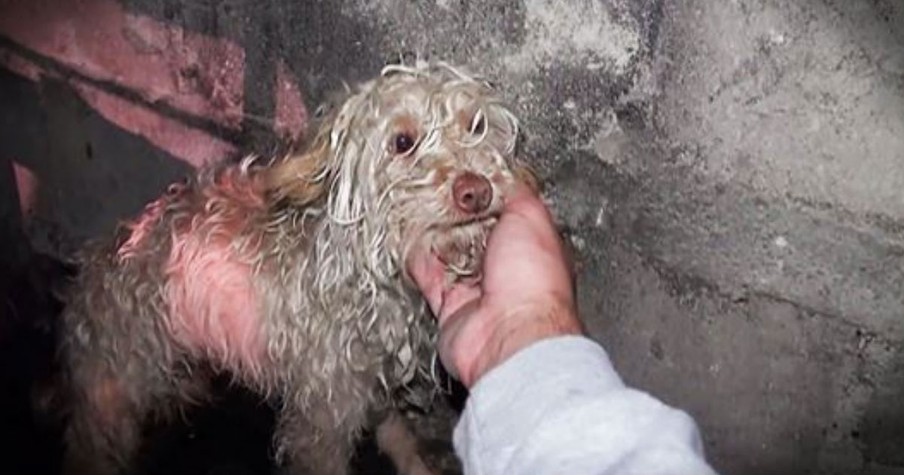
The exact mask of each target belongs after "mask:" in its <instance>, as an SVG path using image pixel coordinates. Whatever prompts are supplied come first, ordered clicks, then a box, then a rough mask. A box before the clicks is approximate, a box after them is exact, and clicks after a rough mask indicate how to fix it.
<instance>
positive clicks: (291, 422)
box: [276, 405, 365, 475]
mask: <svg viewBox="0 0 904 475" xmlns="http://www.w3.org/2000/svg"><path fill="white" fill-rule="evenodd" d="M335 409H336V408H333V407H330V406H326V405H324V406H321V407H313V408H308V409H307V410H306V411H303V410H302V409H301V408H298V407H294V406H291V405H287V406H285V407H284V408H283V409H282V410H281V411H280V414H279V419H278V422H277V429H276V444H277V455H278V459H279V460H280V461H281V462H282V465H283V467H284V469H285V471H284V473H287V474H290V475H346V474H347V473H349V467H348V465H349V461H350V460H351V456H352V453H353V450H354V443H355V440H356V438H357V436H358V435H359V433H360V429H361V427H362V425H363V424H364V414H365V412H364V409H363V408H360V409H357V408H355V409H354V410H352V411H349V412H346V413H345V414H338V413H337V411H336V410H335ZM337 416H340V417H337Z"/></svg>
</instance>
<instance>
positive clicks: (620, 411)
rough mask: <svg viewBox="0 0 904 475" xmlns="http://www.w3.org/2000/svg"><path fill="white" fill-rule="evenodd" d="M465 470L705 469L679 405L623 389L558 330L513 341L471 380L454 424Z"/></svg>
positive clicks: (475, 473)
mask: <svg viewBox="0 0 904 475" xmlns="http://www.w3.org/2000/svg"><path fill="white" fill-rule="evenodd" d="M454 444H455V450H456V452H457V453H458V455H459V457H460V458H461V460H462V463H463V465H464V473H465V474H466V475H522V474H523V475H545V474H559V475H604V474H613V475H632V474H637V475H657V474H663V475H666V474H667V475H710V474H714V473H715V472H714V471H713V470H712V468H710V467H709V465H708V464H707V463H706V461H705V460H704V456H703V448H702V444H701V441H700V435H699V433H698V431H697V426H696V424H695V423H694V421H693V420H692V419H691V418H690V416H688V415H687V414H686V413H685V412H682V411H679V410H676V409H673V408H671V407H668V406H666V405H665V404H663V403H661V402H660V401H658V400H656V399H654V398H653V397H651V396H649V395H648V394H646V393H643V392H641V391H638V390H635V389H631V388H628V387H626V386H625V385H624V383H623V382H622V380H621V378H620V377H619V376H618V374H617V373H616V372H615V370H614V369H613V367H612V364H611V363H610V361H609V357H608V356H607V354H606V352H605V351H604V350H603V348H602V347H600V346H599V345H598V344H597V343H596V342H594V341H593V340H590V339H588V338H585V337H577V336H565V337H557V338H552V339H548V340H543V341H540V342H538V343H534V344H533V345H531V346H529V347H527V348H525V349H523V350H521V351H520V352H518V353H516V354H515V355H514V356H512V357H511V358H510V359H509V360H508V361H506V362H504V363H503V364H502V365H500V366H498V367H496V368H494V369H493V370H492V371H490V372H488V373H487V374H485V375H484V376H483V377H482V378H481V379H480V380H479V381H478V382H477V384H476V385H475V386H474V387H473V388H472V389H471V393H470V395H469V397H468V401H467V404H466V406H465V410H464V412H463V413H462V416H461V419H460V421H459V422H458V425H457V426H456V428H455V435H454Z"/></svg>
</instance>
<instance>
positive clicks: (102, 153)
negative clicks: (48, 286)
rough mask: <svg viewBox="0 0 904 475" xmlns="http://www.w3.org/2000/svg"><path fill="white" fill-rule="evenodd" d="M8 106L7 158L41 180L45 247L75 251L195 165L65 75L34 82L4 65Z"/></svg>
mask: <svg viewBox="0 0 904 475" xmlns="http://www.w3.org/2000/svg"><path fill="white" fill-rule="evenodd" d="M0 104H2V107H0V157H3V159H6V160H16V161H18V162H19V163H20V164H21V165H23V166H25V167H27V168H28V169H30V170H31V171H32V173H34V175H35V176H36V177H37V180H38V182H39V188H38V194H37V202H36V204H35V214H36V215H35V217H34V220H33V223H32V224H31V226H30V229H28V234H29V237H30V238H31V240H32V242H33V243H35V245H36V246H37V248H38V249H39V250H41V251H42V252H48V253H53V254H54V255H58V256H63V255H71V253H72V252H73V251H74V246H77V245H78V244H79V243H81V242H84V240H86V239H88V238H91V237H94V236H98V235H101V234H103V233H109V232H112V230H113V229H114V227H115V225H116V223H117V222H118V221H119V220H121V219H125V218H127V217H130V216H135V215H136V214H138V213H139V212H140V211H141V210H142V209H143V208H144V206H145V205H146V204H147V203H148V202H149V201H151V200H153V199H154V198H156V197H157V196H159V195H160V194H161V193H162V192H163V191H164V190H165V189H166V187H167V185H169V184H171V183H173V182H176V181H180V180H182V179H183V178H184V177H185V176H186V175H187V174H188V173H190V172H191V170H192V168H191V166H190V165H188V164H187V163H185V162H183V161H181V160H178V159H176V158H175V157H172V156H170V155H169V154H167V153H166V152H164V151H162V150H160V149H158V148H156V147H155V146H154V145H153V144H151V143H149V142H148V141H147V140H145V139H143V138H142V137H139V136H136V135H133V134H131V133H129V132H128V131H125V130H123V129H121V128H120V127H118V126H117V125H115V124H113V123H111V122H109V121H108V120H106V119H105V118H104V117H103V116H101V115H100V114H99V113H97V112H96V111H94V110H93V109H92V108H91V107H90V106H89V105H88V104H86V103H85V101H84V100H82V99H81V98H80V97H79V96H78V95H77V94H76V93H75V91H73V90H72V89H71V88H70V87H69V86H67V85H66V84H65V83H63V82H61V81H55V80H51V79H45V80H42V81H41V82H39V83H34V82H31V81H29V80H27V79H24V78H22V77H20V76H17V75H15V74H13V73H10V72H8V71H5V70H3V69H0ZM13 189H15V188H13Z"/></svg>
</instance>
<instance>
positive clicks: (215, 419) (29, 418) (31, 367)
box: [0, 256, 455, 475]
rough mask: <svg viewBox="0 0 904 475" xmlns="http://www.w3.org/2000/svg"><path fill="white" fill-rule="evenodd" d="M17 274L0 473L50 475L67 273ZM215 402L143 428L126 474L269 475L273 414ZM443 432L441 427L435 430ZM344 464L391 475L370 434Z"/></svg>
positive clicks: (5, 310)
mask: <svg viewBox="0 0 904 475" xmlns="http://www.w3.org/2000/svg"><path fill="white" fill-rule="evenodd" d="M18 269H19V270H18V271H17V272H16V271H13V272H8V273H7V275H3V276H0V296H2V298H3V303H4V305H3V307H2V311H0V473H2V474H10V475H12V474H23V475H24V474H29V475H35V474H48V475H50V474H56V473H58V472H59V460H60V454H61V442H60V422H59V420H57V419H54V418H53V416H52V414H54V409H55V408H57V407H58V406H57V404H58V401H54V400H53V398H52V396H51V395H52V394H53V393H52V391H50V389H51V387H50V386H49V383H48V382H49V381H50V380H51V379H50V378H51V376H52V374H53V372H54V366H53V349H54V343H53V342H54V323H55V319H56V316H57V315H58V313H59V311H60V305H59V304H58V302H57V301H56V300H55V299H54V298H53V296H52V293H51V292H50V291H51V289H54V288H57V287H58V286H59V284H60V283H61V282H62V281H63V280H62V279H63V278H64V277H65V276H66V275H67V274H68V273H71V269H67V268H65V267H64V266H62V265H61V264H60V263H58V262H56V261H54V260H52V259H49V258H46V257H43V256H32V257H30V258H28V259H25V262H24V264H23V265H22V266H21V267H18ZM215 399H216V400H215V403H214V404H212V405H211V406H207V407H199V408H196V409H195V410H193V411H191V412H189V413H188V414H187V415H186V418H185V419H184V420H177V421H175V422H174V423H171V424H169V425H165V426H156V427H149V428H148V429H147V430H148V434H147V442H146V444H145V447H143V449H142V453H141V455H140V457H139V461H138V463H137V465H138V466H137V467H136V469H135V471H134V472H133V473H135V474H140V475H150V474H158V473H159V474H184V475H245V474H248V475H250V474H266V473H274V472H275V471H276V468H275V467H274V466H273V465H272V463H271V459H270V455H271V452H270V449H271V444H270V441H271V435H272V431H273V425H274V417H273V411H272V410H271V409H270V408H269V407H267V406H266V405H265V404H261V403H260V402H259V399H257V398H256V397H255V396H254V395H253V394H249V393H247V392H245V391H243V390H241V389H239V388H230V387H229V386H228V384H226V383H223V384H220V385H218V389H217V391H216V395H215ZM450 407H451V406H450ZM435 425H436V424H434V426H435ZM440 425H443V423H441V424H440ZM448 427H451V426H450V425H449V424H448V420H446V421H445V425H444V428H443V429H441V430H447V429H446V428H448ZM434 429H436V427H434ZM433 436H434V438H433V439H432V440H429V439H425V440H422V443H424V447H425V448H426V450H427V451H428V452H433V456H434V459H436V460H439V461H441V462H440V465H439V466H440V467H441V468H443V469H444V470H443V471H444V473H449V470H452V471H453V472H454V470H455V467H452V468H451V469H450V468H449V467H448V466H449V463H448V460H449V457H450V456H451V453H450V451H449V450H450V449H449V446H448V436H449V434H436V433H434V434H433ZM426 455H427V456H428V457H429V456H430V454H426ZM443 460H445V462H442V461H443ZM443 463H444V464H445V465H443ZM352 464H353V467H354V473H355V474H359V475H370V474H374V475H375V474H378V473H379V474H384V475H385V474H392V473H395V471H394V469H393V467H392V465H391V464H390V463H389V461H388V459H386V458H385V457H384V456H383V455H382V454H380V453H379V451H378V450H377V448H376V446H375V445H374V442H373V439H372V437H371V436H370V435H368V436H366V437H365V440H364V441H363V443H362V444H361V445H360V446H359V448H358V452H357V454H356V456H355V459H354V460H353V461H352Z"/></svg>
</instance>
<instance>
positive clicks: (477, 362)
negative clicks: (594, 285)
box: [408, 186, 583, 388]
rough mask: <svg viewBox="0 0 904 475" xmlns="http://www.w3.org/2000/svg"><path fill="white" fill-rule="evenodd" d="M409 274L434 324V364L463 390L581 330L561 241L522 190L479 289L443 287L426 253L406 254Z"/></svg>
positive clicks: (496, 237)
mask: <svg viewBox="0 0 904 475" xmlns="http://www.w3.org/2000/svg"><path fill="white" fill-rule="evenodd" d="M408 271H409V274H410V275H411V277H412V278H413V279H414V281H415V282H416V283H417V285H418V287H419V288H420V290H421V292H422V293H423V294H424V297H425V298H426V299H427V303H428V304H429V305H430V308H431V309H432V310H433V313H434V315H436V317H437V319H438V320H439V330H440V338H439V347H438V351H439V356H440V360H441V361H442V363H443V366H445V368H446V370H447V371H449V373H450V374H451V375H452V376H454V377H456V378H458V379H459V380H460V381H461V382H462V384H464V385H465V386H466V387H469V388H470V387H471V386H472V385H473V384H474V383H475V382H476V381H477V380H478V379H479V378H480V377H481V376H483V375H484V374H485V373H486V372H487V371H489V370H490V369H492V368H494V367H496V366H498V365H499V364H501V363H502V362H503V361H505V360H506V359H508V358H509V357H510V356H512V355H513V354H514V353H516V352H517V351H518V350H520V349H522V348H525V347H527V346H528V345H530V344H531V343H534V342H536V341H539V340H542V339H544V338H550V337H554V336H560V335H569V334H581V333H583V329H582V327H581V324H580V322H579V321H578V318H577V314H576V309H575V304H574V297H573V293H574V292H573V289H574V288H573V282H572V278H571V274H570V272H569V268H568V264H567V260H566V258H565V253H564V250H563V247H562V242H561V241H560V239H559V236H558V234H557V233H556V230H555V226H554V225H553V221H552V217H551V216H550V214H549V211H548V210H547V209H546V207H545V206H544V205H543V202H542V201H540V199H539V198H538V197H537V196H536V195H535V194H534V193H533V192H532V191H531V190H530V189H529V188H527V187H526V186H519V187H518V188H517V189H516V191H515V192H514V193H513V194H512V196H510V197H509V198H508V199H507V200H506V207H505V210H504V211H503V213H502V216H501V217H500V219H499V222H498V223H497V224H496V226H495V228H494V229H493V231H492V233H491V234H490V237H489V240H488V242H487V249H486V255H485V256H484V260H483V277H482V279H481V280H480V282H479V283H478V284H468V283H455V284H451V285H448V284H447V282H446V279H445V274H444V266H443V264H442V262H440V260H439V259H438V258H437V257H436V255H435V254H433V253H432V252H430V251H429V250H428V249H417V250H415V251H414V252H413V253H412V255H411V257H410V258H409V261H408Z"/></svg>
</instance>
